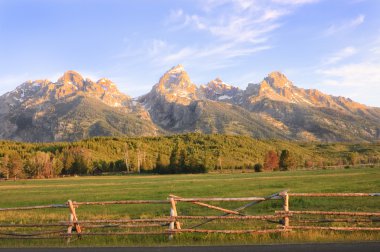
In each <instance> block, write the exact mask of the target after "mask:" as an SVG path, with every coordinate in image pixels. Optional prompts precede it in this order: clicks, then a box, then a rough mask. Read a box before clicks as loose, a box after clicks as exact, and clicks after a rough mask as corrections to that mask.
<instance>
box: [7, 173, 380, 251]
mask: <svg viewBox="0 0 380 252" xmlns="http://www.w3.org/2000/svg"><path fill="white" fill-rule="evenodd" d="M284 189H289V191H290V192H293V193H295V192H304V193H311V192H370V193H376V192H380V167H374V168H350V169H341V170H318V171H290V172H273V173H240V174H196V175H141V176H136V175H129V176H103V177H75V178H74V177H71V178H61V179H49V180H21V181H16V182H14V181H6V182H4V181H1V182H0V192H1V197H0V208H4V207H18V206H33V205H47V204H64V203H65V202H66V201H67V200H69V199H71V200H75V201H106V200H126V199H152V200H153V199H155V200H158V199H160V200H162V199H166V198H167V197H168V195H169V194H171V193H173V194H175V195H179V196H183V197H252V196H266V195H270V194H273V193H276V192H279V191H282V190H284ZM244 204H245V202H240V203H239V202H227V203H221V204H220V206H223V207H225V208H229V209H234V208H237V207H239V206H241V205H244ZM177 207H178V212H179V215H181V214H182V215H218V214H220V213H219V212H217V211H214V210H207V209H204V208H201V207H199V206H195V205H192V204H189V203H179V204H178V205H177ZM290 209H291V210H321V211H361V212H380V197H366V198H354V199H353V198H342V199H339V200H337V199H336V198H291V199H290ZM275 210H282V201H269V202H264V203H262V204H259V205H257V206H253V207H252V208H249V209H247V210H246V211H245V212H244V213H246V214H273V213H274V211H275ZM77 214H78V218H79V220H81V219H82V220H85V219H86V220H89V219H100V218H101V219H122V218H123V219H126V218H152V217H158V216H167V215H168V214H169V208H168V206H167V205H113V206H109V205H108V206H81V207H80V208H78V209H77ZM67 218H68V211H67V209H41V210H30V211H18V212H2V213H1V215H0V223H18V224H21V223H23V224H26V223H40V222H44V223H47V222H57V221H64V220H67ZM193 222H194V223H196V222H199V220H198V221H193ZM194 223H192V222H190V221H188V222H186V221H184V223H183V225H184V226H187V225H193V224H194ZM249 225H251V226H250V227H257V225H259V224H257V223H251V222H244V223H242V222H239V223H236V222H231V221H228V222H227V221H220V222H212V223H209V224H207V225H205V226H204V227H202V228H210V229H221V227H222V228H224V229H233V228H239V227H245V228H247V226H249ZM260 225H263V226H268V225H270V224H268V223H263V224H260ZM272 225H273V224H272ZM367 225H368V223H367ZM371 225H375V226H377V227H378V226H379V225H378V223H372V224H371ZM4 230H5V229H2V230H0V231H1V232H3V231H4ZM11 231H15V230H11ZM17 231H18V232H27V231H28V230H27V229H18V230H17ZM374 240H377V241H379V240H380V232H379V231H377V232H363V231H362V232H346V233H343V232H338V231H334V232H333V231H307V232H301V231H293V232H291V233H288V234H261V235H222V234H207V235H206V234H179V235H176V236H174V239H173V240H168V237H165V236H147V237H142V236H121V237H120V236H112V237H101V236H97V237H83V239H80V240H75V239H72V241H71V243H70V244H68V245H67V244H66V240H65V239H53V240H16V239H10V238H7V239H0V247H41V246H43V247H51V246H59V247H66V246H70V247H76V246H152V245H154V246H174V245H211V244H213V245H215V244H224V245H226V244H239V245H244V244H268V243H299V242H318V243H319V242H332V241H334V242H336V241H345V242H347V241H355V242H358V241H374Z"/></svg>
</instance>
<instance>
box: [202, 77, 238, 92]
mask: <svg viewBox="0 0 380 252" xmlns="http://www.w3.org/2000/svg"><path fill="white" fill-rule="evenodd" d="M207 87H208V88H211V89H214V90H230V89H232V88H233V87H232V86H231V85H229V84H227V83H225V82H224V81H222V79H221V78H219V77H216V78H215V79H214V80H212V81H210V82H209V83H208V84H207Z"/></svg>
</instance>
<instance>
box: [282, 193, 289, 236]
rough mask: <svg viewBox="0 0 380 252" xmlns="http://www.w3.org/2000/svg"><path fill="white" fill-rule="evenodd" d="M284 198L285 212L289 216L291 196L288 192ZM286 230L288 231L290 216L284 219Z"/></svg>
mask: <svg viewBox="0 0 380 252" xmlns="http://www.w3.org/2000/svg"><path fill="white" fill-rule="evenodd" d="M282 198H283V199H284V206H283V207H284V211H285V212H286V214H288V212H289V194H288V192H285V193H284V194H283V195H282ZM283 221H284V228H285V229H287V228H288V227H289V217H288V216H285V217H284V220H283Z"/></svg>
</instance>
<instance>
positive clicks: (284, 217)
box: [0, 190, 380, 242]
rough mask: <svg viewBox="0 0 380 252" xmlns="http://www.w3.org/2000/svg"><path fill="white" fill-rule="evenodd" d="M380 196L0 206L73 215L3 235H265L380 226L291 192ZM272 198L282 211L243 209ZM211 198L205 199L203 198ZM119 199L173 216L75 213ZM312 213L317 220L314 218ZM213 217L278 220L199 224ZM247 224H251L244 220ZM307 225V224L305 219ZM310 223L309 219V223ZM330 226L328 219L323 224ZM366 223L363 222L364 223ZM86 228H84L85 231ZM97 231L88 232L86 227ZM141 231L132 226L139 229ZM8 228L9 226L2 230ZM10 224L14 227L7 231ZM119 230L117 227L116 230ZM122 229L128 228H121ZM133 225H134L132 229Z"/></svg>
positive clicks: (370, 215)
mask: <svg viewBox="0 0 380 252" xmlns="http://www.w3.org/2000/svg"><path fill="white" fill-rule="evenodd" d="M375 196H380V193H289V192H288V191H287V190H285V191H282V192H278V193H275V194H271V195H269V196H266V197H242V198H220V197H213V198H198V197H192V198H185V197H180V196H177V195H173V194H170V195H169V197H168V198H167V199H165V200H119V201H100V202H96V201H89V202H77V201H71V200H69V201H67V203H66V204H53V205H45V206H25V207H12V208H0V211H3V212H4V211H22V210H35V209H48V208H66V209H68V210H69V220H68V221H59V222H57V223H19V224H17V223H16V224H13V223H0V239H10V238H12V239H13V238H14V239H48V238H57V237H64V238H67V241H68V242H69V241H70V239H71V237H73V236H74V235H77V236H79V237H83V236H117V235H119V236H122V235H168V237H169V239H172V238H173V237H174V235H176V234H181V233H207V234H265V233H276V232H286V233H288V232H291V231H295V230H326V231H329V230H330V231H371V232H377V231H380V227H378V226H368V227H362V226H359V227H358V226H355V223H367V224H374V223H376V222H380V218H374V217H380V212H342V211H314V210H307V211H306V210H290V207H291V206H290V203H291V198H292V197H375ZM268 200H282V202H283V207H282V210H278V211H275V212H274V214H272V215H247V214H245V213H243V212H242V211H243V210H244V209H246V208H248V207H252V206H254V205H257V204H260V203H262V202H265V201H268ZM244 201H248V203H246V204H244V205H242V206H240V207H238V208H235V209H228V208H226V207H222V206H215V205H212V204H211V203H210V202H244ZM205 202H207V203H205ZM119 204H125V205H130V204H168V205H169V206H170V211H168V213H169V216H161V217H157V218H143V219H117V220H112V219H103V220H102V219H97V220H81V219H80V218H79V217H80V216H79V217H78V215H77V210H78V208H79V207H81V206H92V205H100V206H104V205H119ZM179 204H193V205H196V206H199V207H203V208H206V209H211V210H217V211H220V212H222V215H198V216H193V215H181V214H180V211H179V210H180V208H178V207H179ZM305 215H306V216H311V217H310V218H308V219H303V217H304V216H305ZM313 216H347V218H340V219H339V218H336V219H334V218H330V219H315V217H313ZM313 218H314V219H313ZM186 220H189V221H197V220H200V221H202V222H201V223H199V224H196V225H193V226H188V225H189V224H188V223H187V222H186ZM211 221H219V224H223V223H224V222H225V221H246V222H244V223H250V222H247V221H265V222H268V223H272V224H274V226H273V227H272V228H267V229H263V230H261V229H250V228H249V226H248V227H247V228H246V229H236V230H235V229H232V230H226V229H220V230H215V229H199V228H198V227H200V226H203V225H205V224H207V223H209V222H211ZM334 222H340V223H351V225H352V226H347V227H341V226H340V227H335V226H317V225H318V223H334ZM291 223H299V224H301V223H311V225H314V226H301V225H292V224H291ZM246 225H248V224H246ZM306 225H307V224H306ZM309 225H310V224H309ZM324 225H326V224H324ZM361 225H362V224H361ZM53 227H57V228H59V227H64V228H66V229H65V230H47V229H49V228H53ZM17 228H24V229H25V228H40V229H43V230H39V231H38V232H34V233H19V232H15V230H17ZM83 228H85V229H86V230H84V231H83V230H82V229H83ZM90 228H92V229H94V230H95V231H90V232H88V229H90ZM104 228H107V229H111V230H112V232H100V231H99V230H100V229H104ZM141 228H142V230H134V229H141ZM3 229H6V230H8V231H1V230H3ZM9 229H12V230H11V231H9ZM114 229H115V230H114ZM118 229H127V230H126V231H120V230H118ZM129 229H132V230H129Z"/></svg>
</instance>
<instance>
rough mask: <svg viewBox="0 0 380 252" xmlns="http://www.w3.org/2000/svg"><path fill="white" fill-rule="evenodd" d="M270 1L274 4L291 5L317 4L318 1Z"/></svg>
mask: <svg viewBox="0 0 380 252" xmlns="http://www.w3.org/2000/svg"><path fill="white" fill-rule="evenodd" d="M272 1H273V2H275V3H280V4H292V5H299V4H309V3H316V2H319V0H272Z"/></svg>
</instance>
